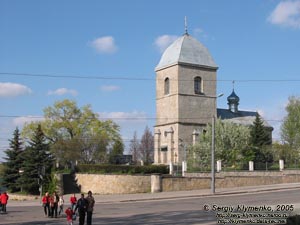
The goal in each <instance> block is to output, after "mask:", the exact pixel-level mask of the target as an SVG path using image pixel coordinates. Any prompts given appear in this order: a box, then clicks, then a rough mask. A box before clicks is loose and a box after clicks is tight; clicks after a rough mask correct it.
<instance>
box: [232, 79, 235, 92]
mask: <svg viewBox="0 0 300 225" xmlns="http://www.w3.org/2000/svg"><path fill="white" fill-rule="evenodd" d="M234 82H235V81H234V80H233V81H232V89H233V90H234Z"/></svg>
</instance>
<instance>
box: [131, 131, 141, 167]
mask: <svg viewBox="0 0 300 225" xmlns="http://www.w3.org/2000/svg"><path fill="white" fill-rule="evenodd" d="M139 147H140V143H139V140H138V138H137V133H136V131H135V132H134V134H133V138H132V139H131V140H130V145H129V151H130V153H131V155H132V161H133V162H135V163H136V162H137V161H138V160H139Z"/></svg>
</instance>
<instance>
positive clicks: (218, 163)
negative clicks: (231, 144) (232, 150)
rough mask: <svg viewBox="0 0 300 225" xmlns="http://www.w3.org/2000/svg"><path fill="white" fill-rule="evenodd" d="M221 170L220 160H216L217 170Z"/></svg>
mask: <svg viewBox="0 0 300 225" xmlns="http://www.w3.org/2000/svg"><path fill="white" fill-rule="evenodd" d="M221 170H222V161H221V160H218V161H217V172H220V171H221Z"/></svg>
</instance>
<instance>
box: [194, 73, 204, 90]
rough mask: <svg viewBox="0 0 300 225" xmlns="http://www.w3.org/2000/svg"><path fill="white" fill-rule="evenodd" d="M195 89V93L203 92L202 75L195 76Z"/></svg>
mask: <svg viewBox="0 0 300 225" xmlns="http://www.w3.org/2000/svg"><path fill="white" fill-rule="evenodd" d="M194 91H195V94H202V93H203V91H202V79H201V77H195V78H194Z"/></svg>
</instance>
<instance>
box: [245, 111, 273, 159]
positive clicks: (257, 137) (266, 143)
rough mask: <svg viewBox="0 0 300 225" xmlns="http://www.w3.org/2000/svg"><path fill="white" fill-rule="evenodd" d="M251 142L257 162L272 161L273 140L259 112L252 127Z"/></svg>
mask: <svg viewBox="0 0 300 225" xmlns="http://www.w3.org/2000/svg"><path fill="white" fill-rule="evenodd" d="M250 135H251V138H250V140H251V144H252V146H253V151H254V152H255V161H256V162H263V163H265V162H272V161H273V156H272V152H271V144H272V140H271V138H270V136H269V134H268V132H267V130H266V128H265V126H264V124H263V121H262V119H261V117H260V115H259V114H258V113H257V114H256V117H255V120H254V122H253V125H252V126H251V127H250Z"/></svg>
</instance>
